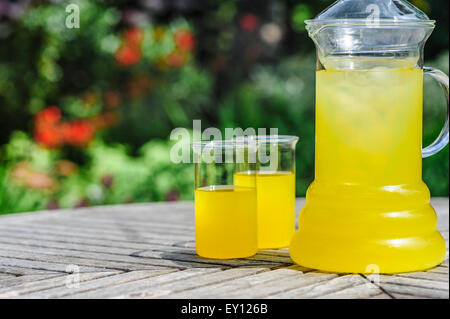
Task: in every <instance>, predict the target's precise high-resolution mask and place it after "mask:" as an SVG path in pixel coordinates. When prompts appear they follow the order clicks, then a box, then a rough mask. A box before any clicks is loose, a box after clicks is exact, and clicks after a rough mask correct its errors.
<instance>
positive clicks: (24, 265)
mask: <svg viewBox="0 0 450 319" xmlns="http://www.w3.org/2000/svg"><path fill="white" fill-rule="evenodd" d="M11 255H13V256H11ZM0 256H1V257H0V269H2V268H5V269H10V270H11V273H14V272H15V271H17V272H18V273H21V274H39V273H40V274H43V273H49V272H66V269H67V266H69V265H73V264H75V263H73V262H69V261H68V260H66V261H67V263H61V261H62V260H61V258H52V260H47V261H46V260H45V258H33V257H31V258H28V259H27V258H20V257H17V256H23V255H22V254H20V253H17V254H14V253H13V254H11V252H7V253H4V252H3V251H1V250H0ZM72 261H73V260H72ZM77 261H79V260H77ZM76 265H78V266H79V270H80V272H94V271H104V270H105V268H103V267H95V266H92V267H91V266H89V265H84V264H82V263H77V264H76ZM5 266H6V267H5ZM25 269H26V270H25ZM33 270H34V271H33ZM3 272H6V271H3Z"/></svg>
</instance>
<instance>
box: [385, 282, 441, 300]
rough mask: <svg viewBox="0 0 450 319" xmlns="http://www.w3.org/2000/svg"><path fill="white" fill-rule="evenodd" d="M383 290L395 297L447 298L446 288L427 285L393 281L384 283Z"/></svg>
mask: <svg viewBox="0 0 450 319" xmlns="http://www.w3.org/2000/svg"><path fill="white" fill-rule="evenodd" d="M381 286H382V288H383V290H384V291H386V292H387V293H389V294H390V295H392V296H394V297H395V298H400V297H402V296H404V297H403V298H433V299H436V298H439V299H448V298H449V293H448V290H440V289H433V288H428V287H414V286H410V285H399V284H394V283H384V284H382V285H381Z"/></svg>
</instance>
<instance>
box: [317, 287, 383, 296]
mask: <svg viewBox="0 0 450 319" xmlns="http://www.w3.org/2000/svg"><path fill="white" fill-rule="evenodd" d="M368 285H370V283H366V284H362V285H355V286H352V287H348V288H343V289H342V290H339V291H336V292H333V293H330V294H326V295H322V296H319V297H317V299H363V298H364V299H366V298H372V297H377V298H379V297H383V298H388V297H389V295H387V294H385V293H384V292H383V291H382V290H381V289H379V288H377V287H368Z"/></svg>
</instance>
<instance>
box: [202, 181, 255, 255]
mask: <svg viewBox="0 0 450 319" xmlns="http://www.w3.org/2000/svg"><path fill="white" fill-rule="evenodd" d="M256 218H257V217H256V190H255V188H246V187H234V186H209V187H203V188H197V189H196V190H195V242H196V251H197V254H198V255H199V256H201V257H205V258H214V259H228V258H243V257H249V256H252V255H254V254H256V252H257V250H258V248H257V231H256V227H257V225H256Z"/></svg>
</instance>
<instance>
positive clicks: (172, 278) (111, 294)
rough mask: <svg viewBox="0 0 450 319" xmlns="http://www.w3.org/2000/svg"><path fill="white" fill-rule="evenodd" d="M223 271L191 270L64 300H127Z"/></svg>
mask: <svg viewBox="0 0 450 319" xmlns="http://www.w3.org/2000/svg"><path fill="white" fill-rule="evenodd" d="M221 271H222V270H221V269H219V268H190V269H186V270H182V271H176V272H171V273H169V274H164V275H160V276H154V277H151V278H146V279H142V280H139V281H136V282H129V283H124V284H120V285H115V286H111V287H106V288H100V289H96V290H94V291H88V292H82V293H76V294H73V295H69V296H65V297H63V298H71V299H75V298H77V299H78V298H82V299H86V298H126V297H129V296H130V295H132V294H139V293H141V292H143V291H145V290H147V289H152V288H153V287H156V288H157V287H160V286H161V285H163V284H165V283H171V282H184V281H185V280H189V279H192V278H194V279H196V278H198V276H200V275H205V274H210V273H219V272H221Z"/></svg>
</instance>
